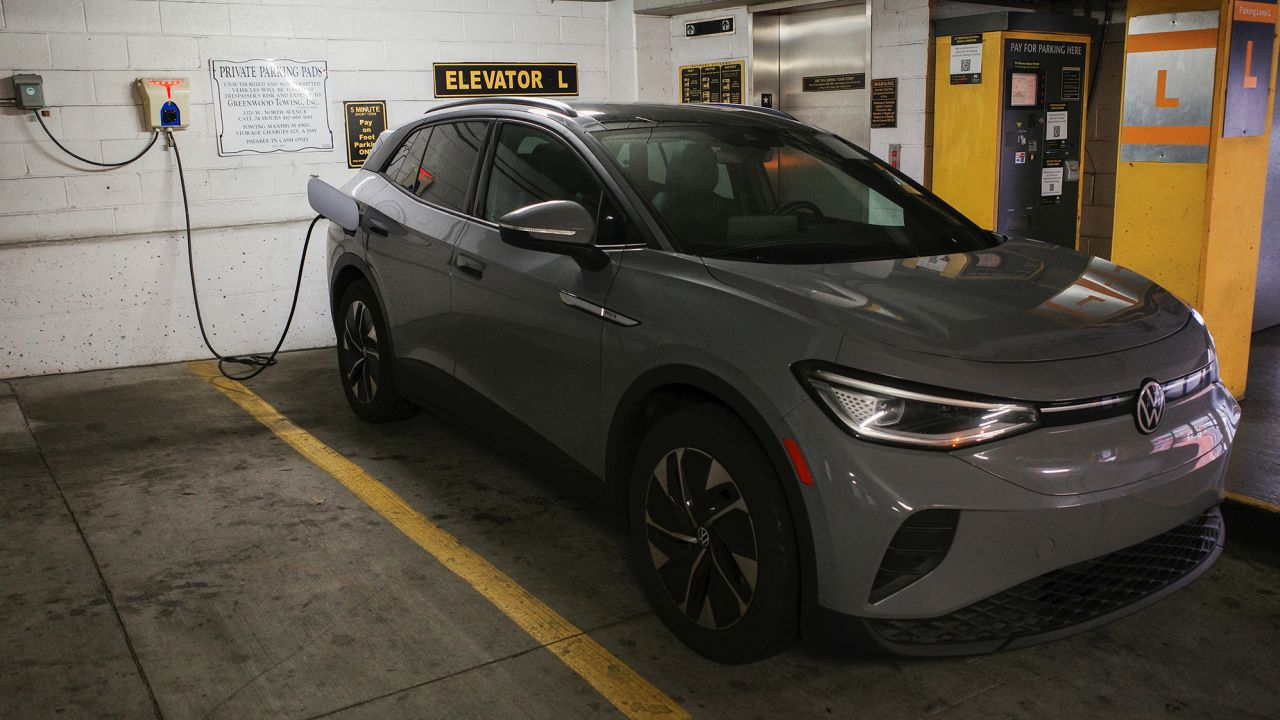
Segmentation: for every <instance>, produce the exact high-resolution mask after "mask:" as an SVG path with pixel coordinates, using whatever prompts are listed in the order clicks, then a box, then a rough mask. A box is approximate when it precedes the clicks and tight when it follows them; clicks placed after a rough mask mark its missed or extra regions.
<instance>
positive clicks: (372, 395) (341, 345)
mask: <svg viewBox="0 0 1280 720" xmlns="http://www.w3.org/2000/svg"><path fill="white" fill-rule="evenodd" d="M334 326H335V329H336V331H337V335H338V343H337V346H338V376H339V379H340V380H341V382H342V391H343V393H344V394H345V395H346V396H347V403H348V404H350V405H351V409H352V410H353V411H355V414H356V415H359V416H360V417H361V418H363V419H365V420H368V421H369V422H390V421H393V420H403V419H405V418H407V417H409V416H410V415H412V414H413V412H414V410H415V409H416V408H415V407H414V405H413V403H410V402H409V401H408V400H405V399H404V398H403V397H402V396H401V395H400V393H399V392H397V391H396V385H395V379H394V377H393V375H392V363H393V362H394V361H395V359H394V358H393V357H392V356H391V352H390V348H389V344H388V343H387V342H386V339H387V338H389V337H390V335H389V334H388V333H387V324H386V321H385V320H383V316H382V308H381V307H379V306H378V300H377V297H376V296H375V295H374V294H373V288H372V287H371V286H370V285H369V282H368V281H367V280H363V279H361V280H356V281H355V282H353V283H351V284H350V285H348V286H347V289H346V291H344V292H343V293H342V297H341V299H339V300H338V317H337V322H335V323H334Z"/></svg>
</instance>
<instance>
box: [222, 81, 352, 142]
mask: <svg viewBox="0 0 1280 720" xmlns="http://www.w3.org/2000/svg"><path fill="white" fill-rule="evenodd" d="M209 72H210V73H212V75H213V95H214V102H215V104H216V113H215V114H214V119H215V122H216V124H217V134H218V154H219V155H221V156H224V157H226V156H230V155H247V154H257V153H273V152H322V151H328V150H333V130H332V129H331V128H330V127H329V96H328V90H327V87H326V86H327V83H328V80H329V66H328V63H326V62H325V61H323V60H316V61H311V62H302V61H298V60H243V61H231V60H210V61H209Z"/></svg>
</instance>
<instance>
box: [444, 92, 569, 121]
mask: <svg viewBox="0 0 1280 720" xmlns="http://www.w3.org/2000/svg"><path fill="white" fill-rule="evenodd" d="M494 103H497V104H500V105H501V104H506V105H527V106H529V107H540V108H544V109H546V110H554V111H556V112H558V113H560V114H561V115H568V116H569V117H578V111H577V110H574V109H573V106H572V105H570V104H569V103H567V102H564V101H562V100H551V99H548V98H540V97H523V96H518V95H503V96H499V97H474V98H464V99H462V100H457V101H454V102H451V103H445V104H444V105H437V106H436V107H433V108H431V109H429V110H427V112H425V113H423V114H424V115H426V114H428V113H433V112H435V111H437V110H446V109H448V108H455V107H462V106H464V105H492V104H494Z"/></svg>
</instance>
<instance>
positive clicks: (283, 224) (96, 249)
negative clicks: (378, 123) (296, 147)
mask: <svg viewBox="0 0 1280 720" xmlns="http://www.w3.org/2000/svg"><path fill="white" fill-rule="evenodd" d="M607 15H608V5H607V4H605V3H593V2H573V1H569V0H557V1H555V2H552V1H551V0H382V1H380V2H376V3H371V2H369V1H368V0H252V1H251V0H243V1H241V2H235V1H232V0H202V1H199V2H185V1H169V0H0V98H4V97H8V98H11V97H12V96H13V87H12V84H11V83H10V82H9V81H8V77H9V76H10V75H12V74H13V73H15V72H36V73H39V74H40V75H42V76H43V77H44V83H45V92H46V96H47V101H48V102H49V103H51V104H52V105H53V107H52V108H51V111H50V116H49V117H48V118H45V122H46V123H47V124H48V126H49V129H50V130H51V131H52V132H53V133H54V135H56V136H57V137H58V138H59V139H61V140H63V142H64V143H65V144H66V145H67V146H68V147H70V148H71V149H73V150H74V151H76V152H78V153H80V154H82V155H84V156H86V157H89V158H92V159H95V160H104V159H105V160H119V159H122V158H125V157H129V156H131V155H133V154H134V153H135V152H137V150H138V149H140V148H141V147H142V146H143V145H144V144H145V142H146V141H147V139H148V137H149V136H150V133H149V132H147V131H145V130H144V129H143V127H142V121H141V112H140V110H139V109H138V107H137V100H136V99H135V97H134V95H133V86H132V83H133V81H134V79H136V78H137V77H139V76H143V75H153V74H161V73H163V74H172V75H184V76H186V77H188V78H190V80H191V83H192V96H191V102H192V108H191V128H190V129H188V130H184V131H180V132H178V133H176V135H177V139H178V142H179V149H180V150H181V152H182V159H183V163H184V166H185V168H186V178H187V186H188V191H189V193H190V196H191V200H192V206H191V218H192V223H193V225H194V226H195V228H196V230H195V251H196V259H197V270H198V271H199V281H200V283H201V288H202V293H201V299H202V307H203V309H204V311H205V314H206V319H207V320H208V321H210V322H209V324H210V330H211V336H212V338H213V340H214V342H215V344H216V346H217V348H218V349H219V350H220V351H222V352H224V353H243V352H249V351H261V350H264V349H269V348H270V347H271V346H272V345H273V344H274V341H275V339H276V336H277V334H278V332H279V330H280V326H281V325H282V324H283V322H284V318H285V315H286V313H287V310H288V306H287V300H288V298H289V296H290V294H291V291H292V287H293V282H294V273H295V271H296V268H297V256H298V252H299V250H300V248H301V243H302V233H303V230H304V229H305V226H306V220H307V219H308V218H309V217H310V215H311V213H310V209H309V208H308V206H307V204H306V200H305V184H306V179H307V177H308V176H309V175H311V174H317V175H319V176H320V177H322V178H324V179H326V180H329V181H333V182H340V181H342V180H343V179H344V178H346V177H349V175H350V173H351V172H353V171H350V170H347V168H346V156H345V149H344V146H343V136H342V133H343V125H342V117H341V107H342V106H341V102H342V101H343V100H386V101H388V115H389V118H388V119H389V121H390V123H391V124H397V123H400V122H404V121H406V120H408V119H410V118H412V117H413V116H415V115H418V114H420V113H421V112H423V111H424V110H425V109H427V108H428V107H430V106H432V105H433V104H435V102H436V101H434V100H433V99H432V94H433V89H432V77H431V63H432V62H449V61H537V60H543V61H560V62H577V63H579V66H580V71H581V72H580V89H581V95H582V97H583V98H587V99H601V98H605V97H606V96H607V95H608V93H609V79H608V71H607V69H606V68H607V67H608V65H609V62H608V57H607V55H608V53H607V45H608V40H607V37H608V35H609V27H608V26H609V18H608V17H607ZM660 24H661V25H662V27H663V28H664V32H663V33H661V34H660V35H665V27H666V24H665V23H660ZM652 34H653V33H652V28H648V36H652ZM252 58H288V59H295V60H326V61H327V62H328V65H329V85H328V96H329V101H330V104H331V107H330V119H331V127H332V129H333V131H334V133H335V143H334V145H335V148H334V150H333V151H332V152H317V153H277V154H271V155H264V156H254V157H225V158H224V157H219V156H218V154H217V150H216V142H215V138H214V119H213V105H212V101H213V99H212V95H211V87H210V86H211V83H210V80H209V69H208V68H209V60H210V59H219V60H246V59H252ZM179 201H180V197H179V193H178V178H177V175H176V172H175V161H174V154H173V152H171V151H168V150H166V149H164V148H163V142H160V143H157V146H156V147H155V148H153V149H152V151H151V152H150V153H148V154H147V155H146V156H145V157H144V158H143V159H141V160H139V161H138V162H137V163H135V164H133V165H130V166H128V167H125V168H122V169H116V170H108V171H101V170H92V169H88V168H86V167H85V166H83V165H81V164H80V163H78V162H76V161H74V160H71V159H69V158H67V157H66V156H65V155H63V154H62V153H61V152H60V151H58V150H57V149H56V148H55V147H54V146H53V145H52V143H51V142H49V140H48V138H47V137H46V136H45V134H44V133H43V132H42V131H41V129H40V127H39V126H38V125H37V124H36V121H35V119H34V117H33V116H32V114H31V113H30V112H26V111H19V110H16V109H14V108H12V107H4V106H0V278H3V280H0V377H15V376H22V375H28V374H37V373H53V372H69V371H76V370H85V369H91V368H101V367H114V366H122V365H131V364H139V363H148V362H165V361H174V360H182V359H189V358H197V357H206V356H207V352H206V351H205V350H204V348H203V345H202V344H201V341H200V336H199V333H198V331H197V330H196V326H195V323H194V320H193V317H192V310H193V308H192V304H191V299H190V290H189V286H188V282H187V278H186V268H185V257H186V255H185V248H184V247H183V243H184V237H183V234H182V233H181V232H180V229H181V227H182V223H183V216H182V207H181V204H180V202H179ZM318 239H319V238H318ZM322 245H323V243H322V241H321V243H320V244H319V246H317V247H315V248H313V252H312V256H311V259H310V261H309V262H310V265H309V266H308V274H307V277H306V282H305V283H304V287H303V295H302V298H301V301H300V303H299V311H298V315H297V317H296V318H295V321H294V330H293V333H292V335H291V338H290V341H289V342H288V343H287V344H286V347H287V348H297V347H314V346H320V345H326V344H329V343H331V342H332V330H331V328H330V325H329V319H328V311H327V294H326V290H325V283H324V279H323V273H322V272H320V270H321V266H322V265H323V263H322V256H323V247H322Z"/></svg>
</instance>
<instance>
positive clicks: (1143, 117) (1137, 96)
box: [1124, 48, 1218, 126]
mask: <svg viewBox="0 0 1280 720" xmlns="http://www.w3.org/2000/svg"><path fill="white" fill-rule="evenodd" d="M1217 54H1218V51H1217V49H1216V48H1197V49H1193V50H1163V51H1158V52H1140V53H1129V54H1128V56H1126V62H1125V70H1124V124H1125V125H1175V126H1188V125H1208V124H1209V120H1210V117H1211V115H1212V112H1213V68H1214V58H1215V57H1216V56H1217ZM1161 71H1163V72H1164V74H1165V82H1166V85H1165V90H1164V94H1165V97H1166V98H1169V99H1170V100H1172V99H1173V98H1177V103H1178V104H1177V106H1176V107H1158V106H1157V105H1156V91H1157V87H1156V82H1157V79H1158V78H1159V76H1160V73H1161Z"/></svg>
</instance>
